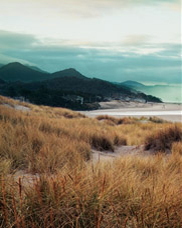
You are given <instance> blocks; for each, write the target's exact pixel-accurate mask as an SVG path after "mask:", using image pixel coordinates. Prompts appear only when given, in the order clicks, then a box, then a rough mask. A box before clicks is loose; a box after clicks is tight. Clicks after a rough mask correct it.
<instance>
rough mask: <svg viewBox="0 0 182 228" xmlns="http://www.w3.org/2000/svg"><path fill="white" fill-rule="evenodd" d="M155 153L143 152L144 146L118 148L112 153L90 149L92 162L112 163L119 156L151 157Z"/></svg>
mask: <svg viewBox="0 0 182 228" xmlns="http://www.w3.org/2000/svg"><path fill="white" fill-rule="evenodd" d="M154 154H155V152H154V151H153V150H148V151H146V150H144V145H141V146H119V147H116V148H115V150H114V152H112V151H98V150H94V149H92V160H91V161H92V162H94V163H95V162H100V161H113V160H114V159H116V158H119V157H121V156H141V157H146V156H152V155H154Z"/></svg>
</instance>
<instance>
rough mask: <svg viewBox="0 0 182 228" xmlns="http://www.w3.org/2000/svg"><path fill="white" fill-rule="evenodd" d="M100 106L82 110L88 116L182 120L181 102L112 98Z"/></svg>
mask: <svg viewBox="0 0 182 228" xmlns="http://www.w3.org/2000/svg"><path fill="white" fill-rule="evenodd" d="M99 104H100V106H101V108H100V109H97V110H92V111H82V112H81V113H83V114H85V115H86V116H88V117H96V116H99V115H111V116H113V117H118V118H121V117H126V116H127V117H129V116H131V117H137V118H140V117H142V116H144V117H153V116H155V117H158V118H161V119H164V120H167V121H172V122H182V104H174V103H152V102H150V103H141V102H123V101H118V100H113V101H109V102H100V103H99Z"/></svg>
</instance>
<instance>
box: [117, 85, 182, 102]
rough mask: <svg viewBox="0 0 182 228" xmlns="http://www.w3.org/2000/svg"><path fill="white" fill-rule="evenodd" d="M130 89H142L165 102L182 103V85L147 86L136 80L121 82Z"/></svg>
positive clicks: (143, 91) (141, 90)
mask: <svg viewBox="0 0 182 228" xmlns="http://www.w3.org/2000/svg"><path fill="white" fill-rule="evenodd" d="M120 85H121V86H126V87H128V88H130V89H133V90H137V91H140V92H142V93H145V94H147V95H152V96H155V97H160V98H161V99H162V101H164V102H174V103H182V85H151V86H146V85H144V84H142V83H139V82H135V81H125V82H122V83H120Z"/></svg>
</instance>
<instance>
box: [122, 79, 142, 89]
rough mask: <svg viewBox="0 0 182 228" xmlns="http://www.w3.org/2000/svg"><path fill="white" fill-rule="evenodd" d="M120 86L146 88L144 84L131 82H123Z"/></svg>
mask: <svg viewBox="0 0 182 228" xmlns="http://www.w3.org/2000/svg"><path fill="white" fill-rule="evenodd" d="M120 85H123V86H128V87H131V88H141V87H143V86H145V85H143V84H142V83H139V82H136V81H130V80H128V81H125V82H122V83H120Z"/></svg>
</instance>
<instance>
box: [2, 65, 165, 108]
mask: <svg viewBox="0 0 182 228" xmlns="http://www.w3.org/2000/svg"><path fill="white" fill-rule="evenodd" d="M0 79H2V80H4V81H6V82H7V83H5V85H4V86H3V85H2V86H1V87H0V94H2V95H5V96H10V97H24V98H25V99H28V100H29V101H30V102H32V103H35V104H42V105H50V106H60V107H67V108H71V109H76V110H81V109H92V108H94V109H95V108H98V102H100V101H104V100H112V99H118V100H126V101H141V102H145V101H153V102H161V101H160V99H158V98H157V97H153V96H150V95H149V96H147V95H145V94H144V93H142V92H136V91H135V90H133V89H131V88H129V87H127V86H126V85H119V86H118V85H115V84H113V83H110V82H108V81H104V80H101V79H97V78H87V77H86V76H84V75H82V74H81V73H79V72H78V71H77V70H75V69H73V68H70V69H66V70H62V71H58V72H55V73H52V74H50V73H45V72H41V71H40V69H37V68H35V67H33V69H32V67H30V66H24V65H22V64H20V63H10V64H7V65H5V66H3V67H2V68H0ZM93 104H94V106H93Z"/></svg>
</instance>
